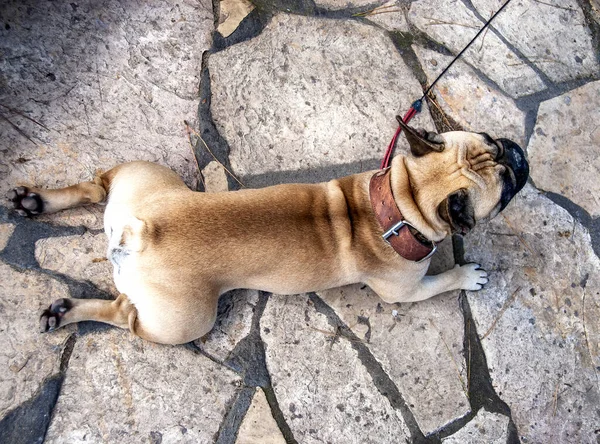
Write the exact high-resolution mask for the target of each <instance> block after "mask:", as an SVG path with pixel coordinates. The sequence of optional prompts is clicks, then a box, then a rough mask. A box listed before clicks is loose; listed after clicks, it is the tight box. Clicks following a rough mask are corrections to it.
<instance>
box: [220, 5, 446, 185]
mask: <svg viewBox="0 0 600 444" xmlns="http://www.w3.org/2000/svg"><path fill="white" fill-rule="evenodd" d="M208 64H209V69H210V79H211V90H212V102H211V112H212V116H213V119H214V121H215V124H216V126H217V128H218V130H219V132H220V134H221V135H222V136H223V137H224V138H225V139H226V140H227V142H228V144H229V146H230V148H231V154H230V160H231V165H232V167H233V173H234V174H236V175H238V176H241V177H242V178H243V177H244V176H252V175H257V174H261V173H265V172H276V171H295V170H306V169H310V168H316V167H319V166H326V165H340V164H347V163H351V162H357V163H358V162H360V161H363V160H370V159H373V158H381V157H383V153H384V151H385V149H386V147H387V145H388V143H389V141H390V139H391V138H392V136H393V134H394V132H395V130H396V127H397V123H396V120H395V118H394V116H395V115H396V114H402V115H403V114H404V113H405V112H406V110H407V109H408V108H409V107H410V105H411V103H412V102H413V101H414V100H415V99H417V98H418V97H420V96H421V94H422V90H421V87H420V86H419V83H418V82H417V81H416V80H415V78H414V77H413V76H412V74H411V71H410V69H409V68H408V67H407V66H406V65H405V64H404V62H403V61H402V58H401V57H400V54H399V53H398V52H397V50H396V48H395V47H394V45H393V43H392V41H391V40H390V39H389V37H388V36H387V35H386V33H385V32H384V31H383V30H381V29H377V28H375V27H373V26H369V25H366V24H362V23H358V22H356V21H346V20H331V19H323V18H312V17H301V16H294V15H286V14H278V15H276V16H275V17H273V19H272V20H271V22H270V23H269V24H268V25H267V26H266V28H265V29H264V30H263V32H262V33H261V34H260V35H259V36H257V37H256V38H254V39H252V40H249V41H246V42H243V43H240V44H237V45H234V46H232V47H229V48H227V49H226V50H224V51H221V52H218V53H216V54H213V55H211V57H210V59H209V63H208ZM413 122H414V124H415V125H417V126H424V127H427V128H432V129H433V128H434V126H433V123H432V121H431V118H430V117H429V115H428V112H427V110H424V111H423V112H422V113H421V114H419V115H418V116H417V117H416V118H415V119H414V121H413ZM399 146H400V149H402V147H407V146H408V145H407V144H406V142H405V140H404V139H402V138H401V139H400V141H399ZM242 181H243V180H242Z"/></svg>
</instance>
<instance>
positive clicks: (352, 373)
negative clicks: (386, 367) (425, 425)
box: [260, 295, 409, 443]
mask: <svg viewBox="0 0 600 444" xmlns="http://www.w3.org/2000/svg"><path fill="white" fill-rule="evenodd" d="M260 326H261V336H262V338H263V340H264V342H265V345H266V347H265V352H266V358H267V367H268V369H269V373H270V375H271V380H272V384H273V389H274V390H275V395H276V396H277V400H278V403H279V407H280V408H281V411H282V413H283V415H284V417H285V420H286V422H287V424H288V425H289V427H290V429H291V431H292V433H293V435H294V438H295V439H296V441H298V442H302V443H322V442H344V443H381V442H386V441H387V440H389V437H390V436H393V437H394V440H397V441H399V442H401V441H402V440H403V439H406V437H407V436H409V435H408V430H407V429H406V426H405V424H404V422H403V420H402V418H401V416H400V413H399V412H397V411H395V410H394V409H393V408H392V406H391V405H390V403H389V401H388V400H387V399H386V398H384V397H383V396H382V395H381V394H380V393H379V392H378V391H377V388H376V387H375V386H374V384H373V381H372V379H371V376H370V375H369V373H368V372H367V370H366V369H365V368H364V367H363V366H362V365H361V363H360V361H359V360H358V357H357V353H356V351H355V350H354V349H353V348H352V345H351V344H350V343H349V342H348V341H347V340H345V339H339V338H338V339H336V338H335V331H334V329H333V328H332V327H331V326H330V325H329V323H328V321H327V319H326V317H325V316H324V315H322V314H320V313H318V312H317V311H316V310H315V308H314V306H313V305H312V303H311V302H310V299H308V297H306V296H304V295H294V296H277V295H273V296H272V297H271V298H270V299H269V302H268V303H267V307H266V308H265V312H264V314H263V317H262V318H261V323H260Z"/></svg>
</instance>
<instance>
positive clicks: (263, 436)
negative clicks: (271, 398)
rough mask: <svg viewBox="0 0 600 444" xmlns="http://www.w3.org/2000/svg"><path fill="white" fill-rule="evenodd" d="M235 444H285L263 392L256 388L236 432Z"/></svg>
mask: <svg viewBox="0 0 600 444" xmlns="http://www.w3.org/2000/svg"><path fill="white" fill-rule="evenodd" d="M235 443H236V444H285V438H284V437H283V434H282V433H281V430H279V427H277V423H276V422H275V419H274V418H273V415H272V414H271V408H270V407H269V403H268V402H267V398H266V397H265V392H263V391H262V389H261V388H259V387H257V388H256V392H254V397H253V398H252V404H250V408H248V412H247V413H246V416H245V417H244V420H243V421H242V425H241V426H240V430H239V431H238V436H237V440H236V441H235Z"/></svg>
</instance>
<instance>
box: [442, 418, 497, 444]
mask: <svg viewBox="0 0 600 444" xmlns="http://www.w3.org/2000/svg"><path fill="white" fill-rule="evenodd" d="M507 427H508V418H507V417H506V416H504V415H500V414H498V413H490V412H488V411H487V410H485V409H481V410H479V412H477V416H475V418H473V419H472V420H471V421H469V423H468V424H467V425H466V426H464V427H463V428H462V429H460V430H459V431H458V432H456V433H454V434H453V435H451V436H449V437H448V438H444V439H442V442H443V443H444V444H483V443H485V444H505V443H506V442H507V430H506V429H507Z"/></svg>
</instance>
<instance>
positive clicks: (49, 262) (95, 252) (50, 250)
mask: <svg viewBox="0 0 600 444" xmlns="http://www.w3.org/2000/svg"><path fill="white" fill-rule="evenodd" d="M107 246H108V242H107V240H106V235H105V234H104V233H98V234H94V233H92V232H90V231H88V232H86V233H84V234H83V235H81V236H64V237H54V238H46V239H40V240H38V241H37V242H36V243H35V258H36V260H37V261H38V263H39V264H40V267H42V268H45V269H48V270H52V271H57V272H59V273H62V274H66V275H68V276H70V277H72V278H74V279H77V280H80V281H81V280H86V281H89V282H92V283H93V284H95V285H96V286H97V287H99V288H100V289H102V290H104V291H106V292H108V293H111V294H113V295H114V296H115V297H116V296H117V295H118V291H117V289H116V288H115V285H114V283H113V266H112V264H111V263H110V261H108V260H107V259H106V249H107ZM51 302H52V300H50V299H48V304H50V303H51Z"/></svg>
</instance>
